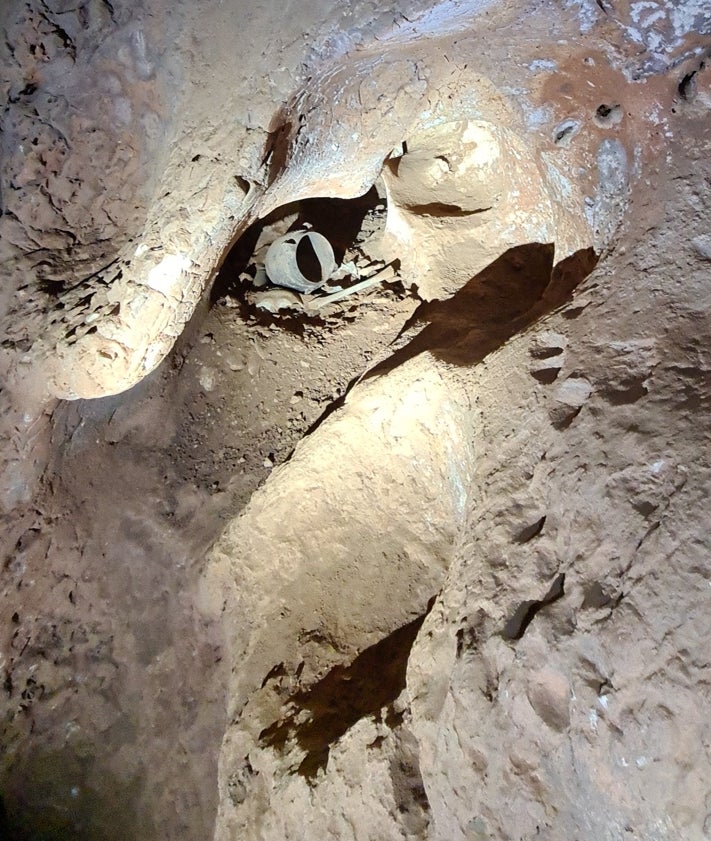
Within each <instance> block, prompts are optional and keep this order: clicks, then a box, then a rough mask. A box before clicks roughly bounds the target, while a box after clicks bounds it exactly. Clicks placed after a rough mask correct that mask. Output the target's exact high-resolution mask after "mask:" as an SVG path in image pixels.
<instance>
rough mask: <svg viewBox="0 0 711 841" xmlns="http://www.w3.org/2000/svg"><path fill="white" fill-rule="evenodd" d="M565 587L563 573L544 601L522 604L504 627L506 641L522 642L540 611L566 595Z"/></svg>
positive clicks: (503, 633)
mask: <svg viewBox="0 0 711 841" xmlns="http://www.w3.org/2000/svg"><path fill="white" fill-rule="evenodd" d="M564 585H565V573H564V572H561V573H560V574H559V575H557V576H556V577H555V578H554V579H553V583H552V584H551V586H550V587H549V588H548V592H547V593H546V594H545V596H543V598H542V599H531V600H527V601H525V602H521V604H520V605H519V606H518V607H517V608H516V610H515V611H514V613H513V615H512V616H511V618H510V619H509V620H508V621H507V622H506V624H505V625H504V630H503V631H502V634H501V635H502V636H503V638H504V639H506V640H520V639H521V637H522V636H523V635H524V634H525V633H526V629H527V628H528V626H529V625H530V624H531V622H532V621H533V619H534V617H535V616H536V614H537V613H538V611H539V610H541V609H542V608H544V607H547V606H548V605H549V604H553V602H555V601H558V599H560V598H562V596H564V595H565V589H564Z"/></svg>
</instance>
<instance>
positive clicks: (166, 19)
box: [1, 0, 703, 398]
mask: <svg viewBox="0 0 711 841" xmlns="http://www.w3.org/2000/svg"><path fill="white" fill-rule="evenodd" d="M470 6H471V7H470ZM275 14H277V13H275ZM283 14H284V11H283V10H281V9H280V11H279V12H278V15H279V16H280V17H281V16H282V15H283ZM660 14H661V15H663V18H664V21H665V27H666V28H665V27H661V29H660V21H656V23H655V22H651V21H646V19H644V15H642V18H643V19H642V20H639V21H635V20H634V15H632V16H631V17H630V19H627V17H626V16H625V14H624V13H623V12H622V11H621V10H619V11H612V10H607V11H605V12H603V11H602V10H601V9H600V8H599V7H597V6H595V5H594V4H587V3H582V4H580V5H578V4H570V5H569V7H568V8H566V9H565V10H561V9H560V8H559V6H558V5H555V6H554V5H553V4H550V5H546V4H543V5H539V6H537V7H536V8H535V9H528V8H526V9H524V8H521V7H520V6H519V5H518V4H506V3H490V4H488V5H486V6H485V7H481V6H480V5H476V4H469V5H467V4H454V3H448V2H443V3H440V4H439V5H437V6H435V7H434V8H432V7H429V4H422V8H421V9H419V10H418V9H417V8H413V9H410V10H408V12H407V15H405V14H403V13H402V12H401V11H400V10H399V9H398V8H397V4H390V5H389V6H386V7H383V8H381V9H379V10H378V13H377V14H376V15H375V16H373V13H372V10H371V8H370V6H369V5H368V4H362V5H361V4H355V5H353V4H349V6H348V9H346V8H345V7H343V8H341V7H340V6H335V7H333V6H327V5H326V4H318V3H315V4H309V9H308V11H305V10H300V11H299V14H298V15H297V16H295V19H294V20H293V21H290V23H289V24H288V25H286V27H285V29H284V31H283V33H282V34H281V35H277V36H275V35H274V33H273V31H272V25H271V16H270V12H269V10H268V9H267V8H265V9H263V10H261V11H260V12H256V11H255V10H242V9H240V8H239V7H235V8H228V7H225V6H224V4H218V3H208V4H201V5H200V8H199V9H197V8H195V9H192V8H189V7H187V6H186V7H182V6H179V7H177V8H176V7H175V6H174V4H164V3H160V2H152V3H151V2H143V3H140V4H133V3H132V4H130V5H129V4H126V5H125V7H124V5H123V4H121V3H118V4H113V5H110V4H105V3H103V2H99V0H96V2H92V3H82V4H78V5H77V6H76V8H74V7H71V8H70V7H66V6H65V5H62V4H61V3H60V4H54V5H46V4H42V3H36V4H33V3H27V4H25V3H17V4H13V3H10V4H6V8H5V9H4V11H3V17H4V21H3V23H4V28H5V32H6V33H7V38H6V41H5V44H4V47H3V49H4V51H5V63H4V64H5V68H6V69H5V72H4V80H3V82H4V89H5V91H6V94H7V105H6V108H5V112H4V116H3V160H4V162H5V165H4V169H3V184H2V194H3V203H4V204H3V208H4V215H3V217H2V220H1V224H2V231H1V233H2V240H3V259H4V260H5V261H6V263H7V265H8V266H9V268H8V274H9V279H8V280H7V281H6V284H5V292H4V295H5V296H6V298H5V301H6V303H5V308H6V310H7V311H8V312H9V315H8V325H9V329H8V332H9V335H10V337H11V342H10V343H9V346H8V347H7V348H6V354H7V357H8V359H7V362H6V364H7V365H8V366H9V367H10V369H11V370H13V371H15V374H14V376H15V377H17V378H19V379H22V380H23V388H24V389H25V390H27V388H29V387H30V386H31V387H32V390H33V391H39V393H40V394H42V393H47V394H49V395H54V396H58V397H64V398H74V397H95V396H100V395H102V394H111V393H116V392H118V391H121V390H123V389H125V388H128V387H129V386H131V385H133V384H135V383H136V382H138V381H139V380H140V379H141V378H142V377H143V376H145V375H146V374H147V373H148V372H149V371H151V370H153V369H154V368H155V367H156V365H158V363H159V362H160V361H161V359H163V358H164V356H165V354H166V353H167V352H168V351H169V350H170V348H171V347H172V345H173V343H174V341H175V338H176V337H177V336H178V335H179V334H180V332H181V331H182V328H183V326H184V325H185V323H186V322H187V320H188V319H189V318H190V316H191V314H192V312H193V310H194V308H195V306H196V304H197V302H198V300H199V299H200V296H201V294H202V292H203V290H204V289H205V287H206V285H207V283H208V281H209V278H210V277H211V274H212V272H213V270H214V268H215V266H216V265H217V264H218V263H219V261H220V259H221V258H222V256H223V254H224V252H225V250H226V248H227V247H228V245H229V243H230V242H231V241H233V239H234V238H235V236H236V235H237V234H238V233H239V231H240V230H242V229H243V228H244V227H245V225H246V223H247V222H248V221H250V220H252V219H254V218H255V217H256V216H258V215H262V214H264V213H265V212H267V211H268V210H270V209H273V208H274V207H278V206H279V205H281V204H286V203H287V202H290V201H294V200H296V199H300V198H304V197H307V196H314V195H329V196H341V197H348V196H354V195H358V194H360V193H362V192H364V191H365V190H366V189H367V188H368V186H369V185H370V184H372V182H373V181H374V180H375V178H376V177H377V176H378V174H379V172H380V170H381V168H382V166H383V161H384V160H385V159H386V158H388V157H389V156H391V151H392V150H393V148H395V147H400V148H402V147H401V144H402V143H403V141H404V142H405V143H406V145H407V144H408V143H410V144H412V154H413V156H414V160H412V161H409V160H408V158H407V155H406V156H405V158H400V159H399V160H400V162H401V165H402V168H403V175H402V177H401V178H399V179H395V176H394V174H393V176H392V178H391V182H392V183H391V189H392V190H394V191H395V193H397V191H398V189H399V188H398V187H397V186H396V183H397V184H399V183H400V181H401V180H402V179H405V178H406V175H405V173H406V171H407V172H412V170H413V169H416V168H417V167H418V166H419V165H420V164H418V163H417V161H418V160H420V161H421V160H422V156H423V154H424V150H425V149H429V152H428V154H431V155H432V156H433V160H434V161H439V164H437V165H439V166H445V165H446V164H445V159H447V155H450V157H452V156H454V157H456V156H457V155H462V154H464V155H466V154H470V156H471V155H473V157H471V161H473V162H475V166H474V168H477V167H481V170H480V171H479V173H478V175H476V176H472V175H471V170H472V167H469V168H468V172H469V173H470V174H469V175H466V176H464V175H462V177H466V178H469V179H470V180H471V178H472V177H473V178H474V180H476V179H477V178H478V180H479V182H480V187H479V188H477V189H475V190H474V193H475V195H479V192H480V191H481V184H483V183H484V182H485V181H489V173H488V170H487V167H488V168H489V169H497V170H498V175H497V176H496V177H495V178H494V179H493V181H491V182H490V186H489V193H488V194H487V195H488V196H489V198H496V202H495V204H496V206H495V207H494V206H492V208H491V210H486V208H474V209H475V210H481V211H482V216H481V218H478V217H477V218H474V217H472V218H470V219H468V220H467V219H466V218H452V217H451V214H450V216H449V217H448V219H447V224H446V225H444V227H443V221H442V218H441V217H439V216H437V215H436V214H434V215H427V216H423V215H422V213H420V214H419V215H418V218H417V219H414V218H411V219H410V220H409V221H408V222H407V223H405V222H404V221H403V219H402V215H401V214H398V213H397V212H396V211H397V206H398V202H397V198H395V206H396V207H395V212H394V218H393V219H392V221H391V224H390V228H391V230H392V232H393V234H394V235H395V236H396V237H400V241H401V242H404V243H406V242H407V237H408V235H407V234H406V231H409V230H410V229H412V233H411V238H413V239H414V240H417V241H418V246H417V247H416V248H415V249H413V253H412V255H411V257H412V261H411V262H412V266H411V268H410V270H409V275H410V276H411V278H412V280H413V282H415V283H417V284H418V285H421V287H422V290H423V295H424V296H425V297H427V298H433V297H443V296H448V295H451V294H453V292H454V291H456V289H457V288H459V286H460V285H461V284H462V283H463V282H466V280H468V279H469V278H468V277H467V276H466V275H467V272H469V271H472V273H476V270H478V268H479V267H481V266H483V265H486V263H487V262H489V261H490V260H489V258H490V257H491V256H492V255H494V254H495V253H496V250H497V248H501V249H502V250H505V248H506V247H507V246H511V245H514V244H519V243H521V242H527V241H539V242H544V241H545V242H554V243H555V244H556V248H557V250H558V254H559V256H560V258H563V257H565V256H567V255H568V254H571V253H573V252H575V251H577V250H579V249H581V248H585V247H587V246H589V245H591V244H593V245H595V247H596V248H597V249H598V250H600V249H601V248H603V247H604V246H605V244H606V243H607V242H609V240H610V237H611V235H612V231H613V229H614V225H615V224H616V223H617V221H618V220H619V217H620V214H621V212H622V209H623V207H624V205H625V201H626V195H627V192H628V190H629V189H630V187H631V186H632V185H633V183H634V181H635V179H638V178H641V177H644V167H645V161H646V160H648V159H649V157H650V155H652V154H653V153H654V152H655V147H656V148H659V147H660V146H661V145H663V142H664V135H665V133H667V134H668V133H669V131H673V127H672V125H671V123H670V122H669V120H670V118H671V114H670V106H671V99H672V95H673V94H675V93H676V85H675V82H676V80H677V77H679V76H680V74H681V76H682V77H684V74H685V73H686V74H687V75H688V73H689V72H693V71H694V70H695V69H696V67H695V66H694V62H696V64H698V58H699V46H698V38H697V35H696V34H695V33H696V32H698V31H699V30H701V29H702V28H703V27H702V25H701V24H700V23H699V20H698V19H697V18H701V17H703V15H702V14H701V12H699V14H698V15H697V16H696V17H695V16H694V14H693V10H692V9H690V7H689V4H680V5H679V7H678V8H677V7H675V6H673V5H671V6H670V7H669V8H668V9H667V10H665V11H664V12H661V11H660ZM344 15H345V16H344ZM660 20H661V18H660ZM645 24H646V25H647V28H645ZM662 30H663V31H664V35H661V34H659V32H661V31H662ZM287 33H288V34H287ZM645 39H646V41H648V42H649V44H648V49H647V52H645V53H643V54H642V55H643V58H640V57H639V44H640V42H642V43H645ZM652 45H653V49H652ZM652 57H654V60H652ZM672 64H673V65H674V73H673V75H672V76H667V75H665V72H666V70H667V68H668V67H669V66H671V65H672ZM452 121H455V122H453V123H452ZM457 121H459V122H457ZM467 121H468V123H467V124H468V125H469V128H468V129H462V131H464V132H465V134H466V131H468V132H469V134H470V135H471V134H472V132H477V131H478V132H480V133H481V132H483V131H485V129H484V127H483V126H484V124H487V125H488V128H487V129H486V131H487V132H488V135H489V139H488V140H487V141H486V142H484V141H483V140H482V139H481V137H480V139H479V141H474V140H472V139H471V138H470V139H467V138H466V137H464V136H463V137H462V140H461V143H462V145H461V147H460V139H459V138H458V135H457V132H458V129H456V128H451V129H447V128H446V124H447V123H448V122H449V123H451V125H452V126H457V125H460V124H461V125H464V124H465V122H467ZM482 121H483V122H482ZM477 126H478V128H477ZM482 137H483V135H482ZM438 144H441V146H442V150H443V151H442V154H441V155H440V156H439V158H438V157H437V155H438V149H437V147H438ZM467 144H468V145H469V146H470V147H471V149H472V150H473V148H474V146H472V144H474V145H475V146H477V148H478V149H479V152H478V153H476V154H475V153H474V152H473V151H470V152H469V153H467V152H466V151H465V150H466V149H467ZM477 144H478V145H477ZM485 147H486V148H487V149H488V150H489V152H491V153H492V154H493V153H494V151H495V152H496V154H497V155H499V156H500V160H499V165H498V167H497V166H496V165H495V164H494V162H493V161H491V162H489V163H487V162H486V161H484V160H483V158H482V161H481V163H476V161H477V160H478V158H477V154H478V155H479V156H480V157H481V156H482V155H484V152H483V149H484V148H485ZM408 148H409V147H408ZM487 154H488V153H487ZM447 160H448V159H447ZM461 165H462V164H460V166H461ZM394 169H395V161H393V159H392V158H391V165H390V169H389V170H388V171H389V172H391V173H393V170H394ZM455 169H456V167H455ZM428 177H429V178H430V179H432V178H434V177H435V176H434V175H433V173H432V172H431V171H430V173H429V176H428ZM459 178H460V175H459V174H456V175H455V172H454V171H452V173H450V180H459ZM497 178H503V179H504V180H505V181H506V184H505V185H502V184H499V183H497ZM427 184H428V181H427V178H424V180H422V179H420V184H419V192H420V193H422V195H420V197H419V199H418V202H419V204H420V205H421V206H422V207H425V208H426V207H428V206H430V210H432V206H436V205H437V204H438V203H441V198H440V199H438V198H436V196H435V194H436V193H437V192H438V189H439V192H442V190H443V189H444V187H443V182H442V181H441V179H440V180H439V182H438V184H439V188H438V189H436V188H434V186H433V196H431V197H430V198H428V196H427V195H425V193H426V192H427ZM471 184H472V185H473V184H474V181H471ZM405 189H406V190H407V189H408V188H405ZM455 189H456V188H455ZM472 189H473V186H472ZM502 189H503V190H504V192H503V193H501V192H500V191H501V190H502ZM394 195H395V194H394ZM420 199H421V201H420ZM443 203H444V204H447V201H444V202H443ZM460 203H461V202H460ZM465 204H466V202H465ZM455 205H457V202H456V201H455ZM435 209H436V208H435ZM410 210H412V205H411V206H410ZM463 210H465V208H463ZM433 228H434V230H433ZM448 238H449V240H451V247H450V246H449V240H448ZM420 240H422V243H420ZM430 240H434V242H433V243H432V245H430V246H426V245H425V244H424V242H425V241H430ZM438 249H439V250H440V251H441V252H444V253H447V254H449V255H450V256H451V253H452V252H453V251H454V252H458V253H460V254H462V256H461V259H460V260H459V262H460V271H459V272H454V271H449V272H444V277H443V278H442V280H441V281H440V283H439V284H433V283H432V282H431V281H429V282H428V281H427V280H426V279H425V278H424V275H425V274H427V273H429V272H434V273H438V274H443V269H444V268H446V267H443V265H442V260H441V259H438V258H437V257H436V256H435V252H436V251H437V250H438ZM465 251H466V252H468V256H466V257H464V256H463V252H465ZM420 263H421V265H420ZM157 274H158V275H160V277H161V282H160V283H158V284H156V283H155V282H153V281H152V280H151V278H155V276H156V275H157ZM470 276H472V275H470ZM20 359H21V360H22V368H21V370H20V371H16V368H17V365H18V364H19V360H20Z"/></svg>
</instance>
